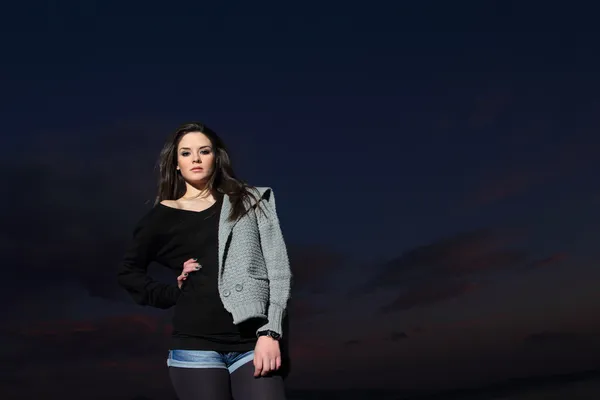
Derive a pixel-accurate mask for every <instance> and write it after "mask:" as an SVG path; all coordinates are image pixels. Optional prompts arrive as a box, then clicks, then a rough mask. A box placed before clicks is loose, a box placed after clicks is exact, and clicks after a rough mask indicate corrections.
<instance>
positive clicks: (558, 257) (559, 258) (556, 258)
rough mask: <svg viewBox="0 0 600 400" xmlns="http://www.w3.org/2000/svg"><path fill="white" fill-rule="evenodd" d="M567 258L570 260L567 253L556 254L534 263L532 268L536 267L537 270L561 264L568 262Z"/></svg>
mask: <svg viewBox="0 0 600 400" xmlns="http://www.w3.org/2000/svg"><path fill="white" fill-rule="evenodd" d="M567 258H568V255H567V253H565V252H559V253H554V254H551V255H550V256H548V257H544V258H541V259H539V260H534V261H532V263H531V266H532V267H535V268H538V267H547V266H549V265H553V264H558V263H561V262H563V261H564V260H566V259H567Z"/></svg>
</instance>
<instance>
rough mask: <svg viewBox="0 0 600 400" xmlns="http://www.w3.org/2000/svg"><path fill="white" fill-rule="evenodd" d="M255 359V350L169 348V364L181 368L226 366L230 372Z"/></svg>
mask: <svg viewBox="0 0 600 400" xmlns="http://www.w3.org/2000/svg"><path fill="white" fill-rule="evenodd" d="M252 360H254V350H252V351H247V352H237V351H234V352H226V353H223V352H218V351H205V350H169V357H168V358H167V365H168V366H169V367H179V368H225V369H228V370H229V373H230V374H231V373H233V371H235V370H236V369H238V368H239V367H241V366H242V365H244V364H246V363H247V362H249V361H252Z"/></svg>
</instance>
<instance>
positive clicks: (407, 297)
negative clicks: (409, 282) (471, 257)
mask: <svg viewBox="0 0 600 400" xmlns="http://www.w3.org/2000/svg"><path fill="white" fill-rule="evenodd" d="M479 287H480V285H479V284H477V283H475V282H468V281H461V282H457V283H443V284H439V285H422V286H419V287H416V288H414V289H412V290H409V291H407V292H406V293H403V294H400V295H399V296H398V297H396V299H395V300H394V301H392V302H391V303H389V304H387V305H385V306H384V307H382V309H381V311H383V312H384V313H389V312H395V311H403V310H409V309H411V308H414V307H422V306H428V305H431V304H435V303H439V302H441V301H444V300H447V299H451V298H454V297H459V296H462V295H464V294H466V293H469V292H472V291H474V290H476V289H478V288H479Z"/></svg>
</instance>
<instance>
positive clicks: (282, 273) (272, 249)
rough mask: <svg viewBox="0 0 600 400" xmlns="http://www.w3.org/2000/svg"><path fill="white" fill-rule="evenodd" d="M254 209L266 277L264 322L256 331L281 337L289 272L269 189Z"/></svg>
mask: <svg viewBox="0 0 600 400" xmlns="http://www.w3.org/2000/svg"><path fill="white" fill-rule="evenodd" d="M258 208H259V209H257V211H256V212H257V219H258V228H259V232H260V239H261V247H262V251H263V254H264V257H265V263H266V266H267V273H268V277H269V306H268V312H267V317H268V322H267V323H266V324H265V325H263V326H261V327H260V328H258V330H257V332H260V331H264V330H271V331H274V332H277V333H278V334H280V335H281V336H282V337H283V328H282V322H283V319H284V317H285V315H286V312H287V304H288V300H289V299H290V293H291V286H292V272H291V268H290V262H289V258H288V254H287V248H286V245H285V241H284V238H283V234H282V232H281V227H280V224H279V218H278V216H277V210H276V208H275V196H274V195H273V191H272V189H268V190H267V191H266V192H265V194H264V196H263V198H262V199H261V201H260V207H258Z"/></svg>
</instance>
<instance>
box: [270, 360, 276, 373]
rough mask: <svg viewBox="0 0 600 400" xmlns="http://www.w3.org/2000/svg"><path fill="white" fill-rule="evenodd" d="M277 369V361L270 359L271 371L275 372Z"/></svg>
mask: <svg viewBox="0 0 600 400" xmlns="http://www.w3.org/2000/svg"><path fill="white" fill-rule="evenodd" d="M276 369H277V359H276V358H273V359H271V371H275V370H276Z"/></svg>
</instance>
